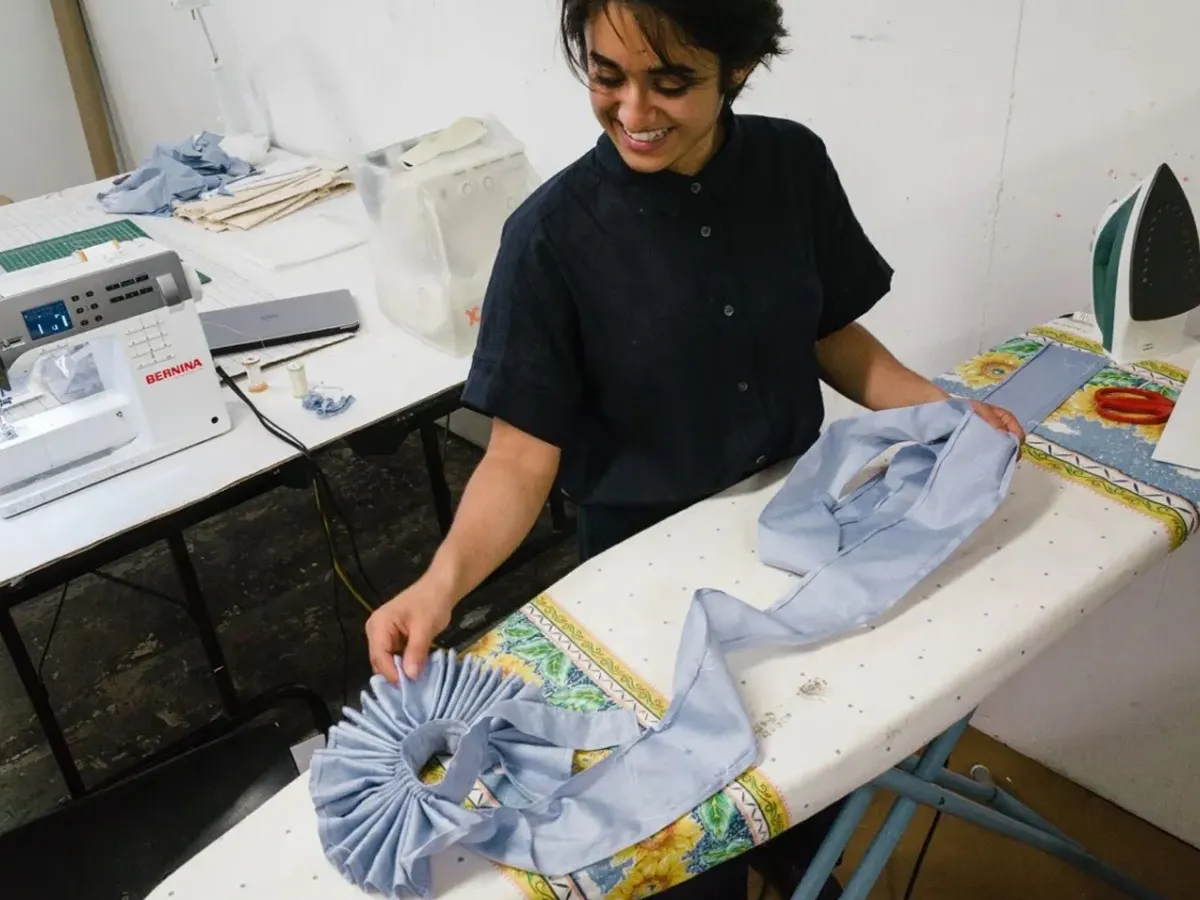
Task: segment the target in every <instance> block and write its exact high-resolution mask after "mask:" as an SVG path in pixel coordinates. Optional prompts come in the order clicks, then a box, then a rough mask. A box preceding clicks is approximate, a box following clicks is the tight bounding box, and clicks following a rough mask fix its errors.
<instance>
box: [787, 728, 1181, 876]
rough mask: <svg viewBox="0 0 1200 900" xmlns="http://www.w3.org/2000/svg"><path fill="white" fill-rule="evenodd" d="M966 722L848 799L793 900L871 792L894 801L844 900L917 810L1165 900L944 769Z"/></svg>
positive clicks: (830, 860) (840, 848)
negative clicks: (949, 818) (960, 822)
mask: <svg viewBox="0 0 1200 900" xmlns="http://www.w3.org/2000/svg"><path fill="white" fill-rule="evenodd" d="M971 715H974V713H972V714H971ZM971 715H968V716H966V717H964V718H962V719H960V720H959V721H958V722H956V723H955V724H954V725H952V726H951V727H950V728H948V729H946V731H944V732H942V734H940V735H939V736H938V737H936V738H935V739H934V740H933V741H932V742H930V743H929V745H928V746H927V747H926V748H925V750H924V751H923V752H922V753H920V754H919V755H916V756H912V757H910V758H908V759H906V760H905V761H904V762H902V763H900V764H899V765H898V766H896V767H895V768H893V769H889V770H888V771H887V772H884V773H883V774H882V775H880V776H879V777H878V778H876V779H874V780H873V781H872V782H871V783H869V784H867V785H864V786H863V787H861V788H859V789H858V790H857V791H855V792H854V793H853V794H851V795H850V797H849V798H848V799H847V800H846V803H845V805H844V806H843V807H842V810H841V812H840V813H839V814H838V817H837V819H836V820H835V821H834V824H833V827H832V828H831V829H830V831H829V834H828V835H827V836H826V838H825V842H824V843H823V844H822V845H821V849H820V850H819V851H818V852H817V855H816V856H815V857H814V858H813V861H812V864H811V865H810V866H809V867H808V870H807V871H806V872H805V875H804V878H803V879H802V880H801V882H800V884H799V886H798V887H797V888H796V891H795V893H793V894H792V900H817V898H818V897H819V896H820V893H821V889H822V887H823V886H824V885H825V882H826V880H827V879H828V878H829V876H830V875H831V874H832V873H833V870H834V868H835V867H836V866H837V864H838V860H839V859H840V858H841V856H842V854H843V852H844V851H845V849H846V846H847V845H848V844H849V843H850V839H851V838H852V837H853V835H854V833H855V832H856V831H857V830H858V827H859V824H860V823H861V822H862V819H863V816H864V815H866V812H867V809H868V808H869V807H870V805H871V801H872V800H873V799H874V798H875V792H876V791H877V790H885V791H890V792H891V793H893V794H896V795H897V798H896V800H895V801H894V802H893V804H892V808H891V810H890V811H889V812H888V815H887V818H886V819H885V820H884V822H883V825H881V826H880V828H879V831H878V832H877V833H876V835H875V837H874V838H873V839H872V840H871V844H870V846H869V847H868V848H867V851H866V853H864V854H863V857H862V859H861V860H860V861H859V864H858V866H857V868H856V869H855V870H854V874H853V875H852V876H851V878H850V881H849V882H848V883H847V884H846V887H845V889H844V891H843V893H842V900H867V896H868V895H869V894H870V892H871V889H872V888H873V887H874V886H875V882H876V881H878V880H879V876H880V875H881V874H882V873H883V869H884V866H885V865H886V864H887V861H888V859H889V858H890V857H891V855H892V854H893V853H894V852H895V850H896V846H897V845H898V844H899V843H900V839H901V837H903V836H904V833H905V831H907V830H908V827H909V825H910V824H911V822H912V818H913V816H914V815H915V814H916V811H917V807H918V805H920V806H928V807H929V808H931V809H935V810H938V811H939V812H941V813H943V814H944V815H950V816H954V817H956V818H959V819H962V820H964V821H966V822H970V823H971V824H972V825H977V826H979V827H980V828H984V829H987V830H988V831H992V832H995V833H996V834H999V835H1002V836H1004V837H1007V838H1011V839H1012V840H1015V841H1020V842H1021V843H1023V844H1028V845H1029V846H1030V847H1034V848H1035V849H1038V850H1041V851H1042V852H1043V853H1049V854H1050V855H1051V856H1054V857H1055V858H1057V859H1060V860H1062V861H1063V862H1066V863H1068V864H1070V865H1072V866H1074V867H1075V868H1076V869H1078V870H1079V871H1081V872H1083V873H1085V874H1087V875H1091V876H1092V877H1094V878H1096V879H1098V880H1100V881H1103V882H1105V883H1107V884H1110V885H1112V886H1113V887H1115V888H1117V889H1118V890H1119V891H1121V892H1123V893H1125V894H1126V895H1128V896H1129V897H1132V898H1134V900H1166V898H1164V897H1163V896H1162V895H1160V894H1158V893H1156V892H1154V891H1151V890H1150V889H1149V888H1146V887H1144V886H1143V885H1141V884H1138V883H1137V882H1136V881H1134V880H1133V879H1131V878H1129V877H1128V876H1127V875H1124V874H1123V873H1121V872H1119V871H1117V870H1116V869H1114V868H1112V867H1111V866H1108V865H1106V864H1105V863H1103V862H1101V861H1100V860H1099V859H1097V858H1096V857H1095V856H1094V855H1092V854H1091V853H1089V852H1088V851H1087V850H1086V849H1085V848H1084V847H1083V845H1081V844H1080V843H1079V842H1078V841H1076V840H1074V839H1072V838H1071V837H1069V836H1067V835H1066V834H1064V833H1063V832H1062V831H1060V830H1059V829H1057V828H1055V827H1054V825H1052V824H1051V823H1049V822H1047V821H1046V820H1045V819H1043V818H1042V817H1041V816H1039V815H1038V814H1037V813H1036V812H1034V811H1033V810H1032V809H1030V808H1029V807H1028V806H1026V805H1025V804H1023V803H1021V802H1020V801H1019V800H1017V799H1016V798H1015V797H1013V796H1012V795H1011V794H1008V793H1006V792H1005V791H1003V790H1002V789H1000V788H999V787H997V786H995V785H991V784H982V783H980V782H978V781H974V780H972V779H970V778H966V777H964V776H962V775H959V774H958V773H956V772H951V771H950V770H949V769H947V768H946V762H947V760H948V759H949V758H950V754H951V753H952V752H953V750H954V748H955V746H956V745H957V744H958V742H959V740H960V739H961V738H962V736H963V733H964V732H965V731H966V730H967V725H968V724H969V723H970V721H971Z"/></svg>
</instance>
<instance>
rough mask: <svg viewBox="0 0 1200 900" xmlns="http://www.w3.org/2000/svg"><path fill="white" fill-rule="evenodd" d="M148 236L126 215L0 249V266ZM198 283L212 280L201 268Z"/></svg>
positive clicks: (20, 265)
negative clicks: (46, 239) (95, 225)
mask: <svg viewBox="0 0 1200 900" xmlns="http://www.w3.org/2000/svg"><path fill="white" fill-rule="evenodd" d="M144 237H149V235H148V234H146V232H144V231H142V229H140V228H138V226H137V225H135V224H133V222H131V221H129V220H128V219H121V220H119V221H117V222H110V223H109V224H107V225H99V226H97V227H96V228H89V229H87V230H86V231H76V232H74V233H72V234H64V235H63V236H62V237H56V238H51V239H50V240H48V241H38V243H36V244H26V245H25V246H24V247H14V248H13V249H12V250H0V269H3V270H4V271H5V272H17V271H19V270H21V269H28V268H29V267H30V266H37V265H41V264H42V263H48V262H54V261H55V260H56V259H66V258H67V257H68V256H70V255H71V254H72V253H74V252H75V251H76V250H83V249H86V248H87V247H95V246H96V245H97V244H103V243H104V242H105V241H132V240H133V239H135V238H144ZM196 274H197V275H199V276H200V283H201V284H208V283H209V282H210V281H212V279H211V278H209V277H208V276H207V275H205V274H204V273H203V272H197V273H196Z"/></svg>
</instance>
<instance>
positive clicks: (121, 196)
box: [97, 131, 253, 216]
mask: <svg viewBox="0 0 1200 900" xmlns="http://www.w3.org/2000/svg"><path fill="white" fill-rule="evenodd" d="M221 140H222V136H221V135H219V134H213V133H212V132H210V131H205V132H201V133H200V134H198V135H195V136H193V137H191V138H188V139H187V140H186V141H181V142H179V143H177V144H159V145H158V146H156V147H155V148H154V150H153V151H152V152H151V153H150V156H149V157H148V158H147V159H146V161H145V162H143V163H142V164H141V166H139V167H138V168H137V169H136V170H135V171H133V172H131V173H130V174H129V176H128V177H126V178H124V179H122V180H120V181H118V182H116V183H114V185H113V187H112V188H111V189H109V190H108V191H103V192H101V193H100V194H99V195H98V197H97V199H98V200H99V201H100V205H101V206H103V207H104V208H105V209H106V210H107V211H108V212H110V213H131V214H138V213H144V214H149V215H158V216H169V215H170V214H171V209H172V207H173V204H174V203H175V202H176V201H184V200H194V199H196V198H197V197H199V196H200V194H201V193H203V192H204V191H208V190H215V189H217V188H221V187H224V185H226V184H227V183H228V182H230V181H232V180H233V179H234V178H241V177H242V176H244V175H249V174H250V173H251V172H252V171H253V167H252V166H251V165H250V164H249V163H248V162H246V161H245V160H242V159H238V158H237V157H234V156H230V155H229V154H228V153H226V152H225V151H224V150H222V149H221V146H220V145H221Z"/></svg>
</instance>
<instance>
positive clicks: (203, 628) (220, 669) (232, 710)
mask: <svg viewBox="0 0 1200 900" xmlns="http://www.w3.org/2000/svg"><path fill="white" fill-rule="evenodd" d="M167 546H168V547H169V548H170V549H171V558H172V559H173V560H174V561H175V572H176V574H178V575H179V583H180V585H181V586H182V587H183V599H184V603H185V604H186V606H187V611H188V615H189V616H191V619H192V623H193V624H194V625H195V626H196V630H197V631H198V632H199V634H200V643H201V644H202V645H203V646H204V655H205V656H206V657H208V665H209V668H210V670H211V671H212V677H213V681H214V682H215V683H216V685H217V692H218V693H219V694H220V695H221V702H222V703H223V704H224V706H225V712H226V713H227V714H228V715H231V716H233V715H236V714H237V713H238V710H239V709H241V701H240V700H239V699H238V693H237V688H236V687H235V686H234V683H233V676H231V675H230V674H229V667H228V666H227V665H226V664H225V654H224V652H223V651H222V650H221V642H220V641H219V640H218V639H217V630H216V628H215V627H214V626H213V623H212V618H211V617H210V616H209V613H208V606H207V605H206V604H205V602H204V592H203V591H202V590H201V589H200V579H199V577H198V576H197V575H196V567H195V566H193V565H192V558H191V556H190V555H189V554H188V549H187V544H185V543H184V541H183V535H182V534H180V533H179V532H175V533H174V534H172V535H170V536H169V537H168V538H167Z"/></svg>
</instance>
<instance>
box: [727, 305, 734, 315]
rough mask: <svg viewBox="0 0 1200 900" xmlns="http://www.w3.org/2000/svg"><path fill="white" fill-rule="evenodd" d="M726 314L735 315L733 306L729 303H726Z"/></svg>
mask: <svg viewBox="0 0 1200 900" xmlns="http://www.w3.org/2000/svg"><path fill="white" fill-rule="evenodd" d="M725 315H727V316H732V315H733V306H731V305H730V304H728V303H726V304H725Z"/></svg>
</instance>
